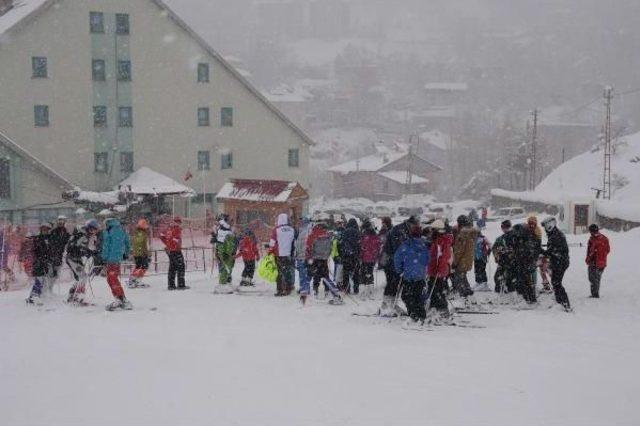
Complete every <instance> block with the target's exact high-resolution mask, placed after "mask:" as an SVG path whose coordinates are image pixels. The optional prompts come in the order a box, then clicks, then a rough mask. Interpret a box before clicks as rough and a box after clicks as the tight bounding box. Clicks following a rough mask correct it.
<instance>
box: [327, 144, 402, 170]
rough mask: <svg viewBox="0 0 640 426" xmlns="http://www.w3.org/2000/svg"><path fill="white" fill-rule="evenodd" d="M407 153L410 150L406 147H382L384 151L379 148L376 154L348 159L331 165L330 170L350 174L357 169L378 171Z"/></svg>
mask: <svg viewBox="0 0 640 426" xmlns="http://www.w3.org/2000/svg"><path fill="white" fill-rule="evenodd" d="M407 154H408V152H407V151H406V150H405V149H398V150H396V151H393V150H388V149H382V151H380V150H379V151H378V152H377V153H375V154H372V155H367V156H366V157H362V158H358V159H355V160H351V161H347V162H346V163H342V164H339V165H337V166H334V167H331V168H330V169H329V171H330V172H335V173H340V174H348V173H352V172H357V171H360V172H377V171H378V170H380V169H382V168H383V167H385V166H387V165H388V164H390V163H393V162H395V161H398V160H400V159H401V158H402V157H404V156H406V155H407Z"/></svg>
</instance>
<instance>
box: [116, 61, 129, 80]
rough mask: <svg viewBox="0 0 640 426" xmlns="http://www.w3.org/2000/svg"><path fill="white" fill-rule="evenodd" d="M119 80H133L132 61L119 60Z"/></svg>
mask: <svg viewBox="0 0 640 426" xmlns="http://www.w3.org/2000/svg"><path fill="white" fill-rule="evenodd" d="M118 81H131V61H118Z"/></svg>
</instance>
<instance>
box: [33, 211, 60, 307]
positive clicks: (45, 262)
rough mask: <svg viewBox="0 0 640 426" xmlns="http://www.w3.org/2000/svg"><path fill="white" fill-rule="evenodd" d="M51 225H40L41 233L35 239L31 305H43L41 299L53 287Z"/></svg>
mask: <svg viewBox="0 0 640 426" xmlns="http://www.w3.org/2000/svg"><path fill="white" fill-rule="evenodd" d="M52 228H53V226H52V225H51V224H50V223H43V224H41V225H40V233H39V234H38V235H37V236H35V237H33V252H32V253H33V277H34V282H33V287H32V288H31V294H30V295H29V297H28V298H27V304H29V305H42V302H41V297H42V293H43V291H46V292H50V291H51V287H52V286H53V282H52V279H53V273H54V266H53V262H54V259H53V256H52V250H51V235H50V232H51V229H52Z"/></svg>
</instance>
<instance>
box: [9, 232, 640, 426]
mask: <svg viewBox="0 0 640 426" xmlns="http://www.w3.org/2000/svg"><path fill="white" fill-rule="evenodd" d="M497 226H498V225H497V224H492V228H491V229H490V230H489V234H490V235H491V237H492V238H493V237H495V235H496V233H497ZM611 237H612V247H613V254H612V257H611V262H610V268H609V269H608V270H607V272H606V273H605V277H604V281H603V287H602V299H600V300H593V299H588V298H587V295H588V293H589V289H588V283H587V282H586V270H585V266H584V262H583V255H584V250H585V249H584V247H582V248H580V247H573V248H572V266H571V268H570V269H569V271H568V274H567V277H566V283H567V290H568V292H569V295H570V297H571V298H572V303H573V305H574V308H575V313H574V314H567V313H565V312H563V311H562V310H561V309H559V308H558V307H557V305H555V304H554V303H553V301H552V299H551V296H543V297H542V306H541V307H540V308H538V309H537V310H535V311H515V310H511V309H509V308H507V307H497V308H496V310H497V311H498V312H499V314H497V315H483V316H479V315H475V316H467V317H466V318H465V319H466V320H468V321H469V323H468V324H469V325H475V326H483V327H486V328H455V327H434V328H433V330H431V331H423V332H417V331H406V330H402V328H401V326H400V321H397V320H393V321H388V320H381V319H374V318H358V317H353V316H352V315H351V313H352V312H354V311H358V310H364V309H368V308H371V307H373V306H376V305H377V304H378V303H379V301H376V302H364V303H363V302H359V303H360V305H359V306H356V305H355V304H354V303H353V302H351V301H348V302H347V304H346V305H344V306H338V307H334V306H329V305H327V304H326V301H323V300H317V301H316V300H312V301H310V304H309V305H308V306H307V307H306V308H300V307H299V305H298V303H297V301H296V299H295V298H293V297H291V298H278V299H276V298H273V297H255V296H233V295H231V296H219V295H218V296H216V295H213V294H211V290H212V283H213V282H214V280H215V277H212V276H210V275H209V274H206V275H204V274H202V273H199V274H190V275H189V276H188V281H189V284H190V285H191V286H192V290H190V291H188V292H180V293H176V292H171V293H170V292H167V291H166V290H165V285H166V283H165V278H164V277H158V278H153V279H151V280H150V282H151V283H152V288H150V289H138V290H127V293H128V296H129V298H130V300H131V301H132V302H133V303H134V305H135V307H136V309H135V310H134V311H130V312H117V313H107V312H105V311H104V310H103V308H102V307H101V306H97V307H90V308H82V309H74V308H70V307H68V306H64V305H63V304H62V303H61V302H60V300H61V298H62V296H61V294H62V293H63V292H64V291H65V289H66V286H62V288H60V289H58V290H57V291H58V292H59V293H60V294H59V295H58V296H57V297H56V299H55V300H50V301H48V302H47V305H46V306H45V307H44V308H40V309H38V308H35V309H34V308H28V307H26V306H25V305H24V301H23V299H24V298H25V297H26V293H25V292H24V291H23V292H10V293H0V323H1V324H3V325H2V328H1V329H0V341H1V342H2V351H0V381H1V383H2V386H1V387H0V412H1V413H2V424H3V425H8V426H22V425H29V426H45V425H47V426H48V425H91V426H102V425H105V426H107V425H109V426H110V425H114V424H120V425H136V426H144V425H150V426H163V425H191V426H194V425H212V424H215V425H223V426H226V425H262V426H269V425H278V426H283V425H304V426H315V425H318V426H319V425H345V426H352V425H363V426H378V425H380V426H382V425H396V424H412V425H414V424H424V425H427V424H432V425H493V426H498V425H516V424H517V425H542V424H557V425H594V426H595V425H614V424H615V425H637V424H639V423H640V414H638V410H637V407H636V406H637V404H636V401H637V381H638V367H637V354H638V353H640V328H638V327H637V324H638V322H639V321H640V289H639V288H638V286H637V285H635V283H634V282H633V281H632V279H631V277H633V276H635V275H637V267H636V266H635V263H634V262H635V260H636V259H635V258H636V255H635V252H636V245H637V241H638V240H639V239H640V231H632V232H629V233H627V234H613V235H611ZM585 238H586V237H584V236H580V237H572V238H571V240H570V242H572V243H574V244H578V243H580V242H582V243H584V242H585V241H586V239H585ZM491 268H493V266H492V267H491ZM493 270H494V269H493ZM381 277H382V274H379V275H378V279H379V280H378V284H377V289H378V294H379V293H380V291H381V289H382V283H381V280H380V279H381ZM93 289H94V291H95V293H96V294H95V298H94V301H95V302H97V303H98V304H100V305H102V304H104V303H107V301H108V300H109V296H108V290H107V285H106V283H105V282H104V280H103V279H99V280H96V281H95V282H94V283H93ZM490 296H491V295H487V296H486V297H490ZM494 297H496V296H494ZM546 306H550V307H551V308H550V309H546ZM156 307H157V310H154V311H152V310H150V308H156Z"/></svg>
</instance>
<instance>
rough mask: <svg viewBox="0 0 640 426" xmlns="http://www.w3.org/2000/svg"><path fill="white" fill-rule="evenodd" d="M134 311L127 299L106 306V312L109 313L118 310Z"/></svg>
mask: <svg viewBox="0 0 640 426" xmlns="http://www.w3.org/2000/svg"><path fill="white" fill-rule="evenodd" d="M132 309H133V305H132V304H131V302H129V301H128V300H127V298H126V297H122V298H117V299H116V300H114V301H113V302H111V303H109V304H108V305H107V306H106V310H107V311H109V312H113V311H116V310H123V311H130V310H132Z"/></svg>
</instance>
